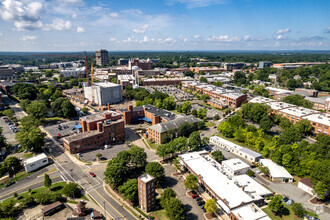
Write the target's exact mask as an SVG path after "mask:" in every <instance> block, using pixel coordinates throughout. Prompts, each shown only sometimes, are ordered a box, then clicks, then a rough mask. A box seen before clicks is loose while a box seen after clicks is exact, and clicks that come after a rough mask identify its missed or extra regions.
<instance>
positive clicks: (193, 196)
mask: <svg viewBox="0 0 330 220" xmlns="http://www.w3.org/2000/svg"><path fill="white" fill-rule="evenodd" d="M198 197H199V195H196V194H193V195H192V196H191V198H193V199H196V198H198Z"/></svg>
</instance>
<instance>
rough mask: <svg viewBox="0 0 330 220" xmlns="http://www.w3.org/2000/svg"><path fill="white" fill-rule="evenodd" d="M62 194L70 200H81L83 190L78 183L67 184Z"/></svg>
mask: <svg viewBox="0 0 330 220" xmlns="http://www.w3.org/2000/svg"><path fill="white" fill-rule="evenodd" d="M62 193H63V194H64V195H65V196H67V197H70V198H80V197H81V190H80V188H79V186H78V184H77V183H68V184H66V185H65V186H64V187H63V189H62Z"/></svg>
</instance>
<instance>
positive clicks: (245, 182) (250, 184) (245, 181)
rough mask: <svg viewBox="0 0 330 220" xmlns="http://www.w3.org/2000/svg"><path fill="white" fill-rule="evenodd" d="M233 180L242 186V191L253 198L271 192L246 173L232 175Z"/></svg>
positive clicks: (270, 193) (258, 197) (261, 196)
mask: <svg viewBox="0 0 330 220" xmlns="http://www.w3.org/2000/svg"><path fill="white" fill-rule="evenodd" d="M233 181H234V183H236V184H237V185H238V186H240V187H244V192H246V193H247V194H249V195H250V196H253V197H254V199H255V200H258V199H261V198H264V197H265V196H270V195H272V194H273V193H272V192H271V191H269V190H268V189H266V188H265V187H264V186H262V185H261V184H259V183H258V182H257V181H255V180H254V179H252V178H251V177H249V176H248V175H246V174H243V175H237V176H233Z"/></svg>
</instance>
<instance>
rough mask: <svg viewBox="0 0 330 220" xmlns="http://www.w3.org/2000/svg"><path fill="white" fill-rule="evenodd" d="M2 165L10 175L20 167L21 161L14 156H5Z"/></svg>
mask: <svg viewBox="0 0 330 220" xmlns="http://www.w3.org/2000/svg"><path fill="white" fill-rule="evenodd" d="M3 165H4V167H5V168H6V170H7V171H8V172H9V175H10V176H13V175H14V174H15V173H17V172H18V171H20V170H21V169H22V165H21V161H20V160H19V159H18V158H17V157H14V156H9V157H7V158H6V159H5V160H4V162H3Z"/></svg>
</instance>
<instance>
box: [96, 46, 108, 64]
mask: <svg viewBox="0 0 330 220" xmlns="http://www.w3.org/2000/svg"><path fill="white" fill-rule="evenodd" d="M95 58H96V65H98V66H103V65H106V64H108V62H109V53H108V51H107V50H97V51H96V52H95Z"/></svg>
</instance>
